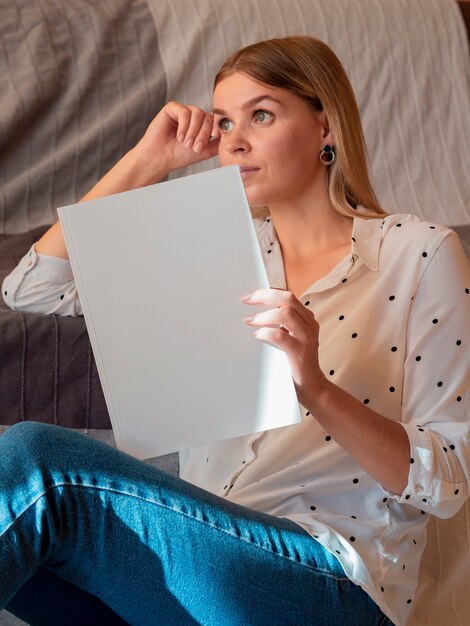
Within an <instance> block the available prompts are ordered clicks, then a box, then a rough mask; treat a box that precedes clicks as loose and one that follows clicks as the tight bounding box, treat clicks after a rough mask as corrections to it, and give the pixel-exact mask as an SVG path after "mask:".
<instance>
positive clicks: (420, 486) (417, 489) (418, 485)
mask: <svg viewBox="0 0 470 626" xmlns="http://www.w3.org/2000/svg"><path fill="white" fill-rule="evenodd" d="M415 487H416V491H417V492H418V493H422V492H423V491H424V487H423V485H420V484H417V485H415Z"/></svg>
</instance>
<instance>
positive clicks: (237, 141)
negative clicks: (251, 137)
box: [224, 127, 251, 154]
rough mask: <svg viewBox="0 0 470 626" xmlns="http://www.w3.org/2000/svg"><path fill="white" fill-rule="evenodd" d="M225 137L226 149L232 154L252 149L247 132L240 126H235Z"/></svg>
mask: <svg viewBox="0 0 470 626" xmlns="http://www.w3.org/2000/svg"><path fill="white" fill-rule="evenodd" d="M224 139H225V141H224V144H225V146H224V147H225V150H226V151H227V152H229V153H230V154H234V153H246V152H249V151H250V149H251V146H250V142H249V141H248V137H247V135H246V132H245V131H244V130H243V129H242V128H240V127H238V128H237V127H235V128H234V129H233V130H232V131H231V132H230V133H228V134H227V135H225V137H224Z"/></svg>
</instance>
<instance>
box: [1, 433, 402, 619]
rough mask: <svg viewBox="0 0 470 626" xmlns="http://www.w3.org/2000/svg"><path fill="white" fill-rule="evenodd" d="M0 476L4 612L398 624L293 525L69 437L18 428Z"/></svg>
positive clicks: (6, 447)
mask: <svg viewBox="0 0 470 626" xmlns="http://www.w3.org/2000/svg"><path fill="white" fill-rule="evenodd" d="M19 452H20V454H19ZM0 466H1V474H2V487H3V488H2V491H1V494H0V499H2V500H3V502H1V506H0V511H1V514H0V543H1V544H2V550H0V607H3V606H5V604H6V603H7V602H8V603H9V604H8V608H9V609H10V610H12V611H14V612H15V613H16V614H17V615H19V616H20V617H23V618H25V619H28V621H30V623H31V624H33V626H34V625H35V624H44V625H47V626H49V625H50V624H51V623H53V624H57V623H59V624H61V623H62V624H65V623H74V624H82V623H94V624H98V623H99V624H104V623H106V624H122V623H128V624H131V626H137V625H139V626H140V625H142V626H143V625H149V626H151V625H154V624H155V625H156V624H168V625H171V624H174V625H175V626H176V625H178V626H180V625H185V624H187V625H190V624H194V625H196V624H207V625H208V626H210V625H213V626H219V625H220V624H226V625H227V626H245V625H246V624H250V625H251V626H257V625H259V626H264V625H265V624H272V625H273V626H275V625H279V626H281V625H282V626H287V625H289V624H290V625H292V626H298V625H299V624H308V623H315V624H317V626H341V625H343V624H344V625H345V626H346V624H347V625H348V626H363V625H364V624H370V625H371V626H374V625H377V626H384V625H385V624H390V622H389V620H387V619H386V618H385V617H384V616H383V615H382V614H381V612H380V610H379V609H378V607H377V606H376V605H375V604H374V603H373V602H372V601H371V600H370V598H369V597H368V596H367V594H366V593H365V592H364V591H363V590H362V589H360V587H357V586H356V585H354V584H353V583H351V581H350V580H349V579H347V578H346V577H345V576H344V573H343V571H342V568H341V566H340V565H339V563H338V561H337V560H336V559H335V557H334V556H333V555H331V554H330V553H329V552H327V551H326V550H324V549H323V548H322V547H321V546H320V545H319V544H318V543H317V542H316V541H315V540H314V539H312V538H311V537H310V536H309V535H308V534H307V533H306V532H305V531H303V530H302V529H301V528H299V527H298V526H297V525H296V524H294V523H293V522H290V521H289V520H285V519H279V518H275V517H272V516H268V515H264V514H262V513H256V512H255V511H252V510H250V509H246V508H244V507H241V506H238V505H235V504H233V503H231V502H228V501H226V500H224V499H223V498H219V497H217V496H214V495H213V494H210V493H208V492H206V491H203V490H201V489H198V488H197V487H194V486H193V485H190V484H189V483H187V482H185V481H183V480H181V479H178V478H175V477H174V476H171V475H169V474H166V473H165V472H162V471H160V470H157V469H156V468H153V467H151V466H149V465H146V464H144V463H142V462H140V461H136V460H135V459H133V458H131V457H129V456H127V455H125V454H123V453H121V452H117V451H116V450H114V449H113V448H111V447H109V446H106V445H103V444H101V443H99V442H96V441H93V440H91V439H89V438H87V437H83V436H81V435H78V434H76V433H73V432H71V431H70V430H67V429H63V428H57V427H55V426H51V425H45V424H35V423H31V422H30V423H25V424H17V425H16V426H13V427H12V428H11V429H9V431H8V432H7V433H6V434H5V435H3V436H2V437H1V438H0ZM32 574H34V576H33V578H30V576H31V575H32ZM24 583H26V587H25V588H24V589H22V587H23V585H24ZM74 587H78V588H79V589H78V592H75V591H74ZM45 590H48V591H49V593H48V594H47V595H45V594H44V593H41V592H44V591H45ZM90 594H91V595H90ZM51 599H53V602H51ZM31 600H33V601H34V602H38V604H39V606H38V609H37V611H36V610H35V606H34V605H31ZM103 603H104V605H105V606H103ZM106 606H107V607H109V608H110V609H111V610H112V612H111V611H106ZM71 616H74V617H73V618H72V620H73V621H68V622H67V621H66V620H67V617H68V619H69V620H70V619H71ZM119 618H120V619H119Z"/></svg>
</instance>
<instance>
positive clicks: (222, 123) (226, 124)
mask: <svg viewBox="0 0 470 626" xmlns="http://www.w3.org/2000/svg"><path fill="white" fill-rule="evenodd" d="M217 126H218V128H220V130H221V131H222V132H224V133H226V132H227V131H229V130H230V129H231V128H232V126H233V122H231V121H230V120H229V119H227V118H226V117H223V118H222V119H220V120H219V121H218V122H217Z"/></svg>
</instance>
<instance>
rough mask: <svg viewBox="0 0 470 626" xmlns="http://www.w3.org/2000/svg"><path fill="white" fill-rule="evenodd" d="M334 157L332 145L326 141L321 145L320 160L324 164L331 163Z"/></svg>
mask: <svg viewBox="0 0 470 626" xmlns="http://www.w3.org/2000/svg"><path fill="white" fill-rule="evenodd" d="M335 159H336V154H335V151H334V150H333V147H332V146H330V145H329V144H328V143H327V144H326V145H324V146H323V148H322V151H321V152H320V161H321V162H322V163H323V164H324V165H331V164H332V163H333V161H334V160H335Z"/></svg>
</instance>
